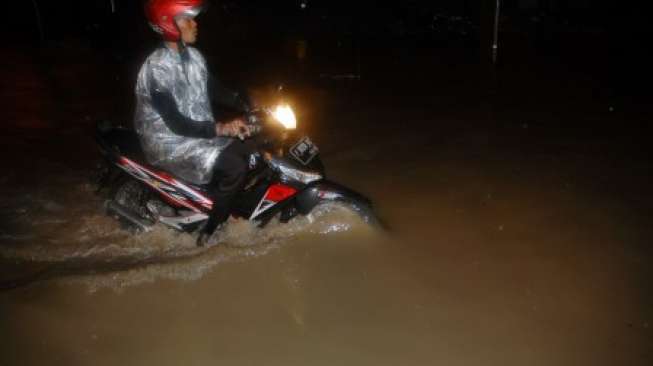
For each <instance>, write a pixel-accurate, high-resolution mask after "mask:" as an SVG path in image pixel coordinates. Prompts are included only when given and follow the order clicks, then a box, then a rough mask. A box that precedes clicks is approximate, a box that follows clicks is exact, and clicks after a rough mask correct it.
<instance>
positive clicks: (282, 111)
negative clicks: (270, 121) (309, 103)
mask: <svg viewBox="0 0 653 366" xmlns="http://www.w3.org/2000/svg"><path fill="white" fill-rule="evenodd" d="M272 116H273V117H274V119H276V120H277V121H279V123H281V124H282V125H283V127H284V128H285V129H286V130H294V129H295V128H297V119H296V118H295V113H294V112H293V111H292V108H290V106H288V105H278V106H277V107H276V108H275V109H274V110H273V111H272Z"/></svg>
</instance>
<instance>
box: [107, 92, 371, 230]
mask: <svg viewBox="0 0 653 366" xmlns="http://www.w3.org/2000/svg"><path fill="white" fill-rule="evenodd" d="M246 117H247V118H246V119H247V123H248V124H249V125H250V128H251V130H252V131H255V133H254V134H253V135H252V136H251V137H249V138H251V139H253V140H254V144H255V146H256V151H255V152H254V153H252V154H251V156H250V158H249V171H248V174H247V179H246V182H247V183H246V184H245V186H244V188H243V189H242V191H241V192H239V193H238V195H237V197H236V199H235V203H234V204H233V205H232V206H233V207H232V210H231V213H230V214H231V216H233V217H236V218H244V219H247V220H249V221H252V222H254V223H255V224H257V225H258V226H259V227H264V226H266V225H267V224H268V223H269V222H270V221H271V220H272V219H273V218H275V217H277V218H278V220H279V221H280V222H281V223H287V222H289V221H291V220H293V219H294V218H296V217H298V216H299V215H310V214H311V213H312V212H313V211H314V210H315V209H316V208H317V207H319V206H321V205H322V204H336V205H340V206H345V207H347V208H349V209H351V210H352V211H354V212H355V213H357V214H358V215H359V216H360V217H361V218H362V220H363V221H364V222H366V223H368V224H370V225H373V226H377V227H380V222H379V220H378V218H377V217H376V215H375V214H374V211H373V209H372V203H371V201H370V200H369V199H368V198H366V197H364V196H363V195H361V194H359V193H357V192H355V191H353V190H351V189H349V188H347V187H345V186H343V185H341V184H338V183H335V182H333V181H330V180H328V179H327V178H326V174H325V168H324V165H323V163H322V160H321V158H320V154H319V149H318V147H317V145H316V144H315V143H313V141H311V139H310V138H309V137H308V136H305V135H300V134H298V133H297V130H296V124H297V121H296V118H295V115H294V112H293V111H292V109H291V108H290V107H289V106H287V105H279V106H277V107H276V108H274V109H271V108H260V109H257V110H252V111H250V112H248V113H247V115H246ZM96 140H97V144H98V147H99V150H100V152H101V154H102V156H103V157H104V162H105V164H104V168H103V169H102V173H101V174H100V175H99V176H100V178H99V179H98V183H99V188H98V190H99V191H100V190H104V189H105V188H107V187H110V190H109V197H108V199H107V200H106V201H105V208H106V210H107V212H108V213H109V214H110V215H111V216H113V217H115V218H117V219H119V220H120V221H121V222H123V223H124V224H127V226H128V227H130V228H132V229H135V230H136V231H139V232H143V231H149V230H151V229H152V228H153V226H154V225H155V224H157V223H160V224H163V225H166V226H168V227H170V228H173V229H175V230H179V231H183V232H188V233H193V232H196V231H198V229H199V228H200V227H201V225H202V224H203V223H204V222H205V221H206V220H207V219H208V218H209V216H208V215H209V212H210V210H211V207H212V204H213V202H212V200H211V198H210V197H209V195H208V193H207V192H208V187H207V186H203V185H197V184H192V183H190V182H186V181H184V180H182V179H180V178H178V177H175V176H174V175H173V174H171V173H170V172H166V171H164V170H162V169H159V168H157V167H155V166H151V165H149V164H148V163H147V162H146V160H145V157H144V154H143V151H142V150H141V145H140V142H139V138H138V135H137V134H136V132H135V131H134V130H132V129H128V128H125V127H115V126H112V125H111V124H107V123H105V124H98V126H97V129H96Z"/></svg>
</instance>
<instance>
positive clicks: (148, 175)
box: [118, 157, 297, 220]
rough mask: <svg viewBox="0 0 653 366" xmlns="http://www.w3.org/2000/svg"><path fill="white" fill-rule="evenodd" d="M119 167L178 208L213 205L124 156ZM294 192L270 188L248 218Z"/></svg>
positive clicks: (203, 209)
mask: <svg viewBox="0 0 653 366" xmlns="http://www.w3.org/2000/svg"><path fill="white" fill-rule="evenodd" d="M118 166H119V167H120V168H122V169H123V170H124V171H126V172H127V173H129V174H130V175H131V176H133V177H134V178H136V179H138V180H140V181H142V182H144V183H145V184H147V185H148V186H150V187H152V188H153V189H155V190H156V191H158V192H160V193H161V196H162V197H163V198H164V199H165V200H166V201H168V203H169V204H171V205H173V206H175V207H184V208H187V209H189V210H192V211H194V212H196V213H205V212H207V211H209V210H210V209H211V207H212V206H213V201H212V200H211V199H210V198H208V197H207V196H205V195H204V194H203V193H201V192H199V191H197V190H195V189H193V188H192V187H189V186H188V185H187V184H184V183H182V182H180V181H179V180H177V179H175V178H174V177H172V176H170V175H169V174H167V173H165V172H161V171H158V172H156V171H153V170H150V169H148V168H146V167H144V166H142V165H140V164H138V163H136V162H134V161H132V160H130V159H127V158H125V157H122V158H120V160H119V161H118ZM295 193H297V190H296V189H295V188H293V187H289V186H286V185H283V184H279V183H275V184H272V185H271V186H270V187H268V189H267V191H266V192H265V194H264V195H263V198H261V200H260V201H259V203H258V205H257V206H256V209H254V212H252V215H251V216H250V218H249V219H250V220H252V219H255V218H256V217H258V216H259V215H260V214H262V213H263V212H265V211H267V210H269V209H271V208H272V207H274V206H275V205H277V204H278V203H279V202H282V201H284V200H286V199H288V198H290V197H292V196H293V195H294V194H295Z"/></svg>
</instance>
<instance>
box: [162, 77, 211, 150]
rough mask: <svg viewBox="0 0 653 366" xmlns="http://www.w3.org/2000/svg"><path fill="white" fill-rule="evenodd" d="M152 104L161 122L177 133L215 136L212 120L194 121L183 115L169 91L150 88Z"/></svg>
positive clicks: (192, 135) (193, 135) (187, 135)
mask: <svg viewBox="0 0 653 366" xmlns="http://www.w3.org/2000/svg"><path fill="white" fill-rule="evenodd" d="M151 96H152V106H153V107H154V109H156V111H157V112H158V113H159V115H160V116H161V118H162V119H163V122H164V123H165V124H166V126H168V128H169V129H170V130H171V131H172V132H174V133H175V134H177V135H181V136H186V137H196V138H207V139H209V138H213V137H216V133H215V123H214V122H213V121H196V120H193V119H190V118H188V117H186V116H184V115H183V114H182V113H181V112H179V110H178V109H177V103H176V102H175V98H174V97H173V96H172V94H170V92H163V91H158V90H156V89H153V90H152V93H151Z"/></svg>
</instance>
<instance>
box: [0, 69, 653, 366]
mask: <svg viewBox="0 0 653 366" xmlns="http://www.w3.org/2000/svg"><path fill="white" fill-rule="evenodd" d="M17 72H19V73H20V72H22V73H24V74H25V75H29V69H28V68H26V69H20V70H18V71H17ZM35 83H36V84H35V85H32V86H30V85H28V86H26V87H25V88H27V89H26V90H23V91H19V92H24V93H28V94H29V93H31V94H34V93H40V92H42V91H41V89H40V88H39V86H38V82H36V81H35ZM5 93H6V92H5ZM329 93H330V92H327V91H315V90H308V91H305V92H303V94H302V95H304V97H303V98H304V99H302V98H301V97H298V98H297V99H298V100H297V105H299V106H300V108H299V109H300V123H302V121H305V122H304V123H306V124H307V125H308V129H309V130H310V132H311V135H312V136H314V137H315V138H314V140H315V141H317V143H318V144H319V145H320V146H321V148H322V151H323V158H324V160H325V163H326V165H327V169H328V171H329V172H330V174H331V177H332V178H333V179H334V180H336V181H339V182H342V183H344V184H347V185H349V186H351V187H352V188H354V189H356V190H359V191H361V192H364V193H365V194H367V195H369V196H370V197H371V198H372V199H373V200H374V201H375V202H376V204H377V209H378V211H379V213H380V214H381V216H382V217H383V218H384V220H385V221H386V222H387V223H388V224H389V225H390V227H391V230H390V232H389V233H376V232H373V231H371V230H370V229H369V228H367V227H365V226H364V225H363V224H362V223H360V222H359V221H358V220H357V219H356V218H355V217H353V216H352V215H351V214H349V213H347V212H341V211H338V210H334V211H332V212H326V213H325V214H324V215H323V216H321V217H319V218H318V219H317V220H316V221H315V222H313V223H309V222H307V221H305V220H299V221H298V222H295V223H293V224H289V225H278V224H277V225H274V224H273V225H272V226H270V227H269V228H266V229H264V230H257V229H254V228H252V227H251V226H250V225H249V224H247V223H245V222H234V223H233V225H231V227H230V228H229V231H228V234H229V236H228V240H227V242H228V245H227V246H217V247H211V248H208V249H197V248H195V247H194V244H193V239H192V238H190V237H187V236H185V235H180V234H176V233H173V232H170V231H168V230H165V229H158V230H155V231H154V232H153V233H150V234H146V235H141V236H132V235H129V234H127V233H125V232H124V231H122V230H121V229H120V228H119V227H118V225H117V224H116V223H115V222H113V221H112V220H111V219H109V218H107V217H105V216H104V215H103V214H102V212H101V209H100V207H101V201H100V199H99V198H98V197H96V196H95V195H94V194H93V191H92V187H91V186H89V184H88V180H87V177H88V175H89V173H90V171H91V167H92V165H93V161H94V159H95V155H94V154H95V153H94V147H93V142H92V140H91V139H90V137H89V136H87V135H86V134H85V132H87V131H82V132H80V124H83V123H85V122H84V121H83V120H81V121H77V124H76V125H75V124H73V125H71V126H66V125H62V124H58V125H59V126H64V127H60V128H58V129H57V130H56V131H57V132H56V139H52V138H51V137H52V135H53V134H54V133H55V132H54V131H55V130H53V129H49V127H48V126H38V127H39V128H37V129H35V128H33V127H34V126H31V125H30V126H31V127H30V128H27V129H26V128H25V125H21V124H20V123H18V122H17V125H18V127H19V128H16V129H12V130H10V132H9V133H8V134H7V135H5V137H3V138H2V141H3V145H4V151H5V158H4V159H3V160H6V164H9V165H10V166H11V167H12V169H11V170H10V172H9V173H8V174H7V175H6V176H4V177H2V178H0V187H1V190H0V192H1V200H2V201H1V202H2V203H1V204H0V219H2V223H1V224H0V243H1V244H0V258H2V259H1V261H0V263H1V264H2V267H3V269H2V270H1V271H0V275H1V276H2V280H3V283H4V284H5V285H6V284H9V283H11V282H14V284H16V286H17V287H16V288H13V289H5V290H3V291H2V292H0V340H1V342H0V364H2V365H32V364H34V365H36V364H39V365H40V364H46V363H47V364H48V365H86V364H93V365H118V364H125V365H180V364H185V365H209V364H210V365H214V364H222V365H253V364H262V365H357V366H363V365H650V364H653V333H652V329H651V328H652V327H653V311H652V310H653V295H652V290H653V287H652V286H651V284H650V279H651V274H652V273H651V260H652V256H651V254H652V253H651V249H650V238H651V228H650V221H649V219H650V214H649V213H647V212H646V211H645V210H644V209H643V208H642V207H646V205H644V206H642V203H641V201H638V200H637V199H635V198H634V197H635V196H637V195H638V194H639V193H641V191H643V188H642V187H644V186H646V185H647V184H648V183H650V176H649V175H647V174H648V173H646V169H645V167H646V166H645V165H641V164H640V163H638V162H636V161H634V162H632V163H629V164H626V165H624V164H622V161H621V160H620V159H621V158H620V157H616V158H615V157H612V158H606V155H601V154H604V153H602V152H603V151H604V148H605V146H606V144H609V143H610V140H605V139H600V138H599V139H595V140H591V141H584V142H578V141H569V140H566V139H565V138H564V137H560V136H558V135H556V134H555V133H553V134H552V133H551V132H550V131H549V130H546V129H545V128H544V127H541V126H540V125H537V124H532V125H525V124H518V125H516V127H511V126H502V125H499V126H497V125H493V126H490V127H488V125H487V124H483V123H479V122H477V121H478V120H480V119H483V118H486V117H487V116H486V115H485V114H484V113H483V112H482V111H471V112H470V111H469V110H466V111H461V110H457V109H458V107H456V106H453V107H452V106H449V107H446V108H443V109H440V110H437V109H416V108H414V106H402V105H401V104H397V105H388V104H387V103H384V101H383V100H380V99H378V100H372V101H371V102H370V101H365V100H362V99H361V100H352V99H348V98H347V96H346V95H345V97H342V95H341V96H340V97H336V96H334V95H337V94H338V93H333V94H329ZM39 97H42V98H43V99H44V100H46V101H47V96H40V95H39ZM372 99H373V98H372ZM435 99H436V98H434V99H433V101H429V102H433V103H436V102H435ZM43 103H45V102H43ZM47 103H50V102H47ZM23 107H24V106H23ZM64 107H65V106H64ZM73 107H74V106H73ZM73 107H70V106H68V107H67V108H73ZM44 108H46V110H47V108H54V107H52V106H50V107H47V106H46V107H44ZM96 108H97V107H96ZM25 111H29V113H31V114H29V115H28V117H26V118H25V120H30V121H32V120H33V121H37V120H39V118H43V117H42V116H39V115H38V114H39V113H40V112H39V111H38V110H35V109H33V108H25ZM537 112H539V111H534V113H537ZM25 113H27V112H25ZM69 113H74V112H69ZM333 116H338V118H337V119H336V120H333ZM454 116H455V117H454ZM391 120H395V121H400V120H410V121H412V124H413V126H414V127H415V129H417V130H419V131H422V132H421V133H415V131H414V130H412V129H409V128H406V127H405V125H404V124H394V125H393V124H390V123H379V121H391ZM25 123H27V124H29V123H32V122H29V123H28V122H25ZM434 124H436V125H437V126H438V128H432V126H433V125H434ZM88 125H89V124H88V123H87V124H86V126H88ZM429 126H430V127H431V128H429ZM411 128H412V127H411ZM361 136H365V138H362V137H361ZM8 151H20V154H15V155H14V156H11V159H8V156H7V155H6V153H7V152H8ZM46 151H47V152H49V153H47V154H46V153H44V152H46ZM80 151H81V152H82V153H80ZM55 152H56V153H55ZM597 154H598V155H599V157H600V158H599V159H597ZM27 166H29V170H28V169H27V168H26V167H27ZM606 167H607V168H610V169H611V170H610V172H609V173H606ZM36 173H38V174H39V175H38V178H36V179H35V174H36ZM620 179H626V180H628V182H637V183H634V184H632V185H630V189H631V191H630V192H628V189H626V188H625V187H624V184H623V183H621V184H622V185H615V184H616V183H615V182H617V181H619V180H620ZM624 192H625V193H624ZM638 197H639V196H638ZM640 198H641V197H640ZM646 199H648V200H650V198H646ZM644 202H649V201H646V200H644ZM21 279H22V280H24V281H23V282H21V281H20V280H21Z"/></svg>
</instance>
